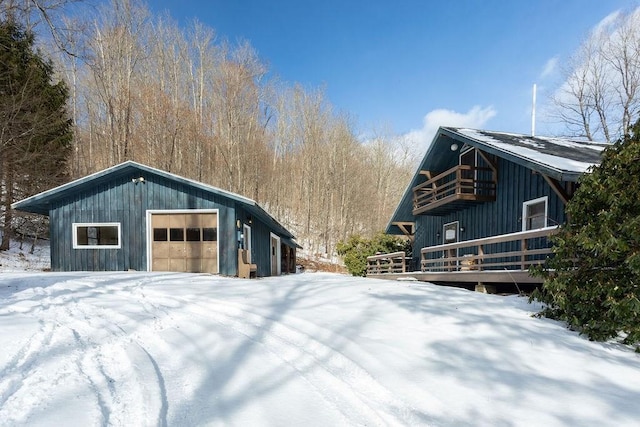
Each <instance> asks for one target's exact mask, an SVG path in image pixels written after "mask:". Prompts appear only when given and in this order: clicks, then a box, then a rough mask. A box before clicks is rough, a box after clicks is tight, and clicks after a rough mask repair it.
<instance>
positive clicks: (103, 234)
mask: <svg viewBox="0 0 640 427" xmlns="http://www.w3.org/2000/svg"><path fill="white" fill-rule="evenodd" d="M73 248H74V249H117V248H120V224H119V223H95V224H73Z"/></svg>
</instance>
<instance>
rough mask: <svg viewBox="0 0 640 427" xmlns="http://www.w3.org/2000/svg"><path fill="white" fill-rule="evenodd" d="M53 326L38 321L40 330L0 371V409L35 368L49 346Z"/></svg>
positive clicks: (53, 329)
mask: <svg viewBox="0 0 640 427" xmlns="http://www.w3.org/2000/svg"><path fill="white" fill-rule="evenodd" d="M54 331H55V325H54V324H52V323H45V322H43V321H40V328H39V330H38V331H37V332H35V333H34V334H33V335H31V337H29V339H28V340H27V342H26V343H25V344H24V345H23V346H22V347H21V348H20V349H19V350H18V351H17V352H16V354H15V355H14V356H13V357H12V358H11V359H10V360H9V362H8V363H7V364H6V365H5V367H4V368H3V369H2V370H1V371H0V408H2V407H3V406H4V404H5V403H6V402H7V401H8V400H9V398H10V397H11V396H12V395H14V394H15V393H16V392H18V390H20V388H22V386H23V385H24V379H25V378H26V377H28V376H29V374H30V372H31V371H32V370H33V369H34V368H35V367H36V362H37V360H38V356H39V355H40V354H41V352H42V350H43V349H44V348H46V347H48V346H49V344H50V343H51V339H52V337H53V334H54Z"/></svg>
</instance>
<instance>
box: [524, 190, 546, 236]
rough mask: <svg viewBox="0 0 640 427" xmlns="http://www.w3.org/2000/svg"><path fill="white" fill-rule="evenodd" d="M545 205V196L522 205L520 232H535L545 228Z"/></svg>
mask: <svg viewBox="0 0 640 427" xmlns="http://www.w3.org/2000/svg"><path fill="white" fill-rule="evenodd" d="M547 203H548V197H547V196H545V197H540V198H539V199H534V200H529V201H526V202H524V203H523V205H522V231H527V230H536V229H538V228H544V227H546V226H547Z"/></svg>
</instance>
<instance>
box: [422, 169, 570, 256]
mask: <svg viewBox="0 0 640 427" xmlns="http://www.w3.org/2000/svg"><path fill="white" fill-rule="evenodd" d="M543 196H548V197H549V202H548V218H549V219H548V225H550V226H551V225H556V224H562V223H563V222H564V221H565V214H564V205H563V203H562V200H560V199H559V197H558V196H557V195H556V194H555V192H554V191H553V190H552V189H551V187H549V185H548V184H547V182H546V181H545V180H544V178H542V176H540V175H539V174H537V173H533V171H531V170H530V169H528V168H525V167H524V166H520V165H517V164H515V163H513V162H510V161H507V160H505V159H502V158H500V159H498V186H497V190H496V201H495V202H487V203H482V204H469V205H468V207H466V208H464V209H461V210H459V211H456V212H453V213H450V214H447V215H444V216H430V215H420V216H418V217H416V238H415V243H414V250H413V258H414V263H417V262H418V260H419V258H420V249H421V248H423V247H426V246H433V245H438V244H442V238H443V236H442V227H443V225H444V224H446V223H449V222H453V221H459V222H460V226H461V227H464V229H465V231H464V232H461V233H460V236H459V238H460V240H472V239H478V238H483V237H488V236H494V235H498V234H506V233H514V232H518V231H521V230H522V204H523V202H525V201H527V200H532V199H536V198H539V197H543ZM438 233H440V237H439V238H438V237H437V234H438ZM416 265H418V264H416Z"/></svg>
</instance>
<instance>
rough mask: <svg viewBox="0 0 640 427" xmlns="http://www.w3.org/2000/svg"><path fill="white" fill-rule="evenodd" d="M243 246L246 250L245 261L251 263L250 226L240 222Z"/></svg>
mask: <svg viewBox="0 0 640 427" xmlns="http://www.w3.org/2000/svg"><path fill="white" fill-rule="evenodd" d="M242 230H243V233H242V234H243V239H244V241H243V246H244V248H245V249H246V250H247V262H248V263H249V264H251V226H250V225H248V224H242Z"/></svg>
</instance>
